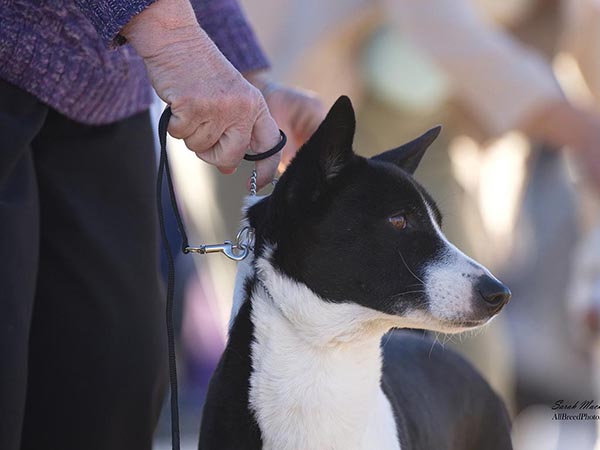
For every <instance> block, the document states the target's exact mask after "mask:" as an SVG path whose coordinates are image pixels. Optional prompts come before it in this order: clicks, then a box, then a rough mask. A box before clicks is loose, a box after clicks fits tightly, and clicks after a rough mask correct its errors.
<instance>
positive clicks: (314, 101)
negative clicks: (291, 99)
mask: <svg viewBox="0 0 600 450" xmlns="http://www.w3.org/2000/svg"><path fill="white" fill-rule="evenodd" d="M299 110H300V115H299V117H298V121H297V126H296V127H295V135H296V139H297V140H298V141H299V142H302V143H304V142H306V141H307V140H308V139H309V138H310V137H311V136H312V134H313V133H314V132H315V131H316V129H317V128H318V127H319V125H320V124H321V122H323V119H325V116H326V115H327V110H326V109H325V106H324V105H323V102H321V100H319V99H318V98H313V97H306V98H304V99H303V102H302V105H300V106H299Z"/></svg>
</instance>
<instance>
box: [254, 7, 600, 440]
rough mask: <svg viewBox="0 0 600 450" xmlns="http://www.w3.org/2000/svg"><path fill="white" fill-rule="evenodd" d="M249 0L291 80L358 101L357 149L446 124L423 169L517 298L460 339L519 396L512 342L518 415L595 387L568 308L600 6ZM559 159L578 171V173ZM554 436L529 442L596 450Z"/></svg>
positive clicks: (590, 151) (593, 155)
mask: <svg viewBox="0 0 600 450" xmlns="http://www.w3.org/2000/svg"><path fill="white" fill-rule="evenodd" d="M243 1H244V4H245V5H246V7H247V10H248V13H249V15H250V17H251V18H252V19H253V20H254V21H256V23H257V25H258V27H257V29H258V34H259V38H260V39H261V41H262V42H263V43H264V44H265V47H266V48H267V49H268V50H269V53H270V55H272V57H273V60H274V61H275V69H276V70H277V71H278V74H279V76H280V77H281V78H283V79H287V80H289V81H293V82H294V83H295V84H300V85H303V86H305V87H308V88H310V89H313V90H315V91H317V92H319V93H320V94H321V95H322V96H323V97H324V98H326V99H333V98H335V97H336V96H337V95H338V94H339V93H340V92H350V93H351V95H352V97H353V99H354V100H355V102H356V103H357V104H359V105H360V104H361V102H360V100H361V99H362V107H360V106H359V120H358V133H359V135H358V139H357V140H358V148H359V149H360V150H361V151H363V152H365V151H366V152H368V151H372V152H373V153H376V152H377V151H379V150H381V149H383V148H386V147H388V146H393V145H397V143H398V142H403V141H405V140H406V139H408V138H411V137H414V136H415V135H418V134H419V132H421V131H422V130H424V129H427V127H428V126H429V125H433V124H435V123H439V122H441V123H443V124H444V125H445V132H444V134H443V135H442V139H441V140H440V142H439V143H436V144H437V145H438V148H439V149H440V150H441V149H442V148H443V147H448V148H449V152H441V151H440V152H435V151H432V152H429V154H428V155H427V156H426V157H425V160H424V162H423V165H422V166H421V169H420V171H419V173H418V174H417V175H418V176H419V177H420V178H421V179H422V180H423V182H424V184H425V185H427V186H428V188H429V189H430V190H431V191H432V193H433V195H434V197H436V198H438V199H439V200H440V201H439V203H440V204H441V207H442V209H443V210H444V212H445V213H446V214H445V220H444V227H445V229H446V232H447V233H448V234H449V236H451V239H453V240H455V241H458V242H459V243H460V246H461V247H464V248H467V249H469V251H468V253H470V254H472V255H473V256H474V257H476V258H477V259H479V260H482V261H484V262H485V263H486V264H489V265H490V266H492V267H494V268H496V270H497V269H498V268H499V269H502V268H503V269H504V270H503V272H504V273H505V277H504V278H505V280H506V281H507V282H509V285H510V286H511V288H513V294H514V300H513V302H511V304H510V305H509V313H510V317H509V319H510V320H508V321H505V320H500V321H494V323H493V324H492V325H491V326H490V327H488V328H487V329H486V330H485V332H484V333H483V334H481V335H480V336H478V338H477V339H473V340H471V341H470V342H469V341H467V342H466V343H463V344H462V347H463V350H465V349H466V350H467V352H468V353H469V354H470V356H471V357H472V359H473V360H474V361H475V363H476V364H477V365H478V366H479V368H480V369H481V370H483V372H484V373H485V374H486V375H487V377H488V378H490V381H491V382H492V384H493V385H494V386H495V387H496V388H497V389H498V390H500V391H501V392H502V393H503V394H504V396H505V397H506V398H507V400H508V401H509V402H510V400H511V398H512V397H513V386H512V381H511V379H512V377H513V375H512V363H511V361H512V360H513V356H511V353H514V361H515V369H516V378H517V379H516V381H517V388H518V392H517V405H516V407H517V409H518V410H521V409H523V408H525V407H527V406H528V405H531V404H535V403H546V404H547V403H548V402H554V401H555V400H556V399H557V398H562V397H563V396H564V397H567V398H568V397H575V398H578V397H580V396H581V397H583V398H586V397H587V396H590V395H592V392H591V389H592V385H591V380H590V371H589V368H590V367H589V365H588V363H587V361H586V358H585V357H583V355H582V354H581V352H580V351H579V349H578V347H576V346H575V345H574V342H573V340H572V339H570V336H569V334H568V333H567V329H568V316H567V314H566V309H567V303H569V302H570V300H571V298H570V297H571V295H570V292H569V291H567V286H568V285H569V278H570V266H571V257H570V255H571V253H572V251H573V247H574V246H575V245H576V242H577V241H578V240H579V239H580V236H581V234H580V233H581V231H580V227H581V224H582V223H583V224H584V228H590V227H592V228H593V227H594V224H596V226H597V224H598V213H597V211H598V207H597V205H598V191H599V190H600V116H599V115H598V103H597V102H598V100H599V99H600V92H599V91H598V87H599V86H600V51H599V45H600V36H599V33H600V31H599V30H600V26H599V25H600V6H599V3H598V2H597V1H595V0H575V1H559V0H552V1H550V0H510V1H503V2H496V1H487V0H385V1H383V0H382V1H376V0H340V1H337V2H327V3H326V4H324V3H323V2H318V1H316V0H303V1H302V2H299V1H294V0H288V1H277V2H274V1H273V2H270V3H268V4H266V5H265V1H264V0H260V1H259V0H243ZM264 10H268V11H270V12H271V16H269V15H264V14H262V13H261V12H262V11H264ZM274 17H277V20H273V18H274ZM298 24H301V25H300V26H299V25H298ZM294 25H295V26H294ZM323 67H327V70H326V71H324V70H323ZM560 150H564V152H560ZM563 154H564V155H566V156H567V157H568V159H569V160H570V161H571V162H573V163H574V164H573V165H574V166H576V168H577V172H578V173H579V174H580V175H581V176H580V177H578V179H577V181H576V183H575V184H574V183H573V176H572V175H571V173H570V172H569V171H568V170H566V167H565V164H564V161H563V158H562V155H563ZM574 187H575V188H576V189H574ZM583 198H585V199H586V201H585V203H582V202H581V200H582V199H583ZM582 204H584V205H585V206H584V207H581V206H580V205H582ZM590 205H594V206H590ZM578 213H579V216H581V215H582V214H581V213H584V214H583V215H585V216H587V218H586V220H584V221H578ZM583 245H584V246H586V245H587V246H588V247H591V248H590V250H589V251H590V252H594V251H595V252H596V254H598V253H600V250H599V249H597V248H596V246H597V244H594V243H593V242H592V241H586V242H584V244H583ZM595 276H596V277H598V275H595ZM501 319H503V318H502V317H501ZM503 321H504V322H509V323H508V324H507V323H502V322H503ZM507 350H508V351H507ZM555 397H556V398H555ZM544 420H545V422H546V424H549V423H550V418H548V417H546V418H545V419H544ZM548 426H553V425H552V424H551V423H550V425H548ZM568 426H571V424H568ZM573 426H574V427H578V426H579V425H573ZM584 426H586V425H585V424H584ZM587 426H588V427H589V424H588V425H587ZM575 429H577V430H579V428H575ZM538 434H539V433H538ZM587 434H589V433H588V430H584V431H583V432H582V433H581V435H582V436H584V435H585V438H586V439H587V438H589V436H587ZM538 437H539V436H538ZM557 439H558V441H557V442H560V443H555V444H556V445H554V444H553V445H550V444H548V445H546V446H545V443H544V442H542V441H540V440H539V439H538V441H537V442H535V441H534V442H533V445H534V446H533V447H528V448H545V449H546V448H548V449H549V448H569V449H571V448H589V445H588V447H585V444H581V445H582V447H578V446H577V445H578V444H577V443H576V442H575V441H570V440H569V437H568V436H563V437H561V438H557ZM583 441H585V439H583ZM577 442H579V443H581V442H582V441H581V440H580V441H577ZM587 442H588V443H589V439H588V441H587ZM536 445H537V446H536ZM561 445H562V447H561ZM569 445H570V446H569ZM565 446H569V447H565Z"/></svg>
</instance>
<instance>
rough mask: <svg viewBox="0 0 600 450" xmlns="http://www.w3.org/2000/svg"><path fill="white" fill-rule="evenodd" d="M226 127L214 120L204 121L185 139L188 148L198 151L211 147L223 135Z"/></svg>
mask: <svg viewBox="0 0 600 450" xmlns="http://www.w3.org/2000/svg"><path fill="white" fill-rule="evenodd" d="M223 131H224V127H222V126H219V125H218V124H216V123H214V122H203V123H201V124H199V125H198V127H197V128H196V130H195V131H194V132H193V133H192V134H191V135H190V136H188V137H187V138H185V139H184V142H185V145H186V147H187V148H189V149H190V150H192V151H193V152H196V153H202V152H205V151H207V150H209V149H211V148H212V147H213V146H214V145H215V144H216V143H217V142H219V140H220V139H221V137H222V136H223Z"/></svg>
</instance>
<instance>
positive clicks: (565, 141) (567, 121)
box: [522, 100, 600, 195]
mask: <svg viewBox="0 0 600 450" xmlns="http://www.w3.org/2000/svg"><path fill="white" fill-rule="evenodd" d="M522 129H523V131H525V132H526V133H527V134H529V135H530V136H532V137H535V138H537V139H541V140H543V141H545V142H548V143H550V144H553V145H554V146H555V147H557V148H563V147H564V148H565V149H566V150H567V151H568V152H569V153H570V155H571V156H572V157H573V158H574V161H575V163H576V164H577V166H578V167H579V170H580V172H581V174H582V175H583V176H584V177H585V178H586V180H587V181H588V182H589V183H590V185H591V186H592V187H594V188H595V190H596V192H597V193H598V194H599V195H600V116H599V115H598V114H597V113H595V112H592V111H587V110H584V109H580V108H577V107H575V106H573V105H572V104H571V103H569V102H568V101H567V100H563V101H558V102H554V103H551V104H548V105H545V106H544V107H542V108H540V109H538V110H537V111H535V112H534V114H532V115H531V116H530V117H529V118H528V120H527V121H526V122H525V124H524V126H523V127H522Z"/></svg>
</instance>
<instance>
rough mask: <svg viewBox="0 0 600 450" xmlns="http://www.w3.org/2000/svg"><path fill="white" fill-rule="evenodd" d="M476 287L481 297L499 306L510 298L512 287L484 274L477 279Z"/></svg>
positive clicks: (488, 302) (496, 306)
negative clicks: (509, 287)
mask: <svg viewBox="0 0 600 450" xmlns="http://www.w3.org/2000/svg"><path fill="white" fill-rule="evenodd" d="M475 289H477V292H479V295H481V298H483V300H484V301H485V302H486V303H487V304H488V305H490V306H492V307H494V308H499V307H502V306H504V305H506V304H507V303H508V301H509V300H510V296H511V293H510V289H508V288H507V287H506V286H505V285H504V284H502V283H500V282H499V281H498V280H496V279H495V278H492V277H490V276H489V275H484V276H482V277H480V278H479V279H478V280H477V284H476V285H475Z"/></svg>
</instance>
